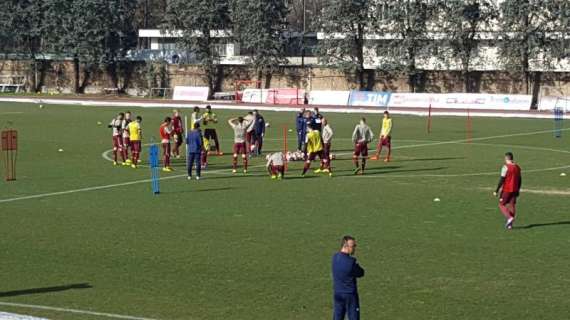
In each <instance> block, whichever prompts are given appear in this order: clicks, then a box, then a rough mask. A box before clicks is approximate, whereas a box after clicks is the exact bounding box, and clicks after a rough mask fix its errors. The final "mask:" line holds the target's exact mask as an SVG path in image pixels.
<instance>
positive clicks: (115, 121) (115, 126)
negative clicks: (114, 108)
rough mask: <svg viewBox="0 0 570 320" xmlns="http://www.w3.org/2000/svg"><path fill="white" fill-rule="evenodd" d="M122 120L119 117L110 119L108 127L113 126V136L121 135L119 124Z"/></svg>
mask: <svg viewBox="0 0 570 320" xmlns="http://www.w3.org/2000/svg"><path fill="white" fill-rule="evenodd" d="M121 123H122V120H119V119H113V120H111V123H109V127H111V128H113V137H117V136H120V135H121V131H122V129H121V128H122V126H121Z"/></svg>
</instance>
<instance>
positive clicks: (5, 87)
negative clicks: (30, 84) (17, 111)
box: [0, 76, 26, 93]
mask: <svg viewBox="0 0 570 320" xmlns="http://www.w3.org/2000/svg"><path fill="white" fill-rule="evenodd" d="M25 87H26V77H25V76H0V93H5V92H8V93H19V92H22V91H24V89H25Z"/></svg>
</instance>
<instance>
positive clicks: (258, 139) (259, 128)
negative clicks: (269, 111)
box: [253, 110, 265, 156]
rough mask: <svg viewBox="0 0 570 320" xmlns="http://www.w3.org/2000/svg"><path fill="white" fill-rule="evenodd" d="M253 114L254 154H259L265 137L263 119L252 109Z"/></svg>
mask: <svg viewBox="0 0 570 320" xmlns="http://www.w3.org/2000/svg"><path fill="white" fill-rule="evenodd" d="M253 115H254V116H255V117H254V119H255V123H254V124H253V131H254V134H253V140H254V146H255V150H254V152H255V155H257V156H259V155H261V149H262V148H263V138H264V137H265V119H264V118H263V116H262V115H261V114H260V113H259V112H258V111H257V110H253Z"/></svg>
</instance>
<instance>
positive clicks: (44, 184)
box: [0, 103, 570, 320]
mask: <svg viewBox="0 0 570 320" xmlns="http://www.w3.org/2000/svg"><path fill="white" fill-rule="evenodd" d="M119 111H126V110H119V109H118V108H111V107H108V108H107V107H80V106H77V107H74V106H55V105H47V106H45V108H43V109H40V108H38V106H37V105H30V104H10V103H0V126H2V127H4V126H5V124H6V122H7V121H12V122H13V123H14V124H13V126H14V127H15V128H16V129H17V130H18V131H19V136H20V148H21V149H20V151H19V154H18V180H17V181H15V182H11V183H7V182H5V181H2V182H0V219H1V224H0V233H1V235H2V236H1V237H0V249H1V256H0V266H1V269H0V271H1V272H0V310H3V311H7V312H15V313H20V314H28V315H34V316H42V317H46V318H49V319H62V320H67V319H105V318H107V319H108V318H115V319H121V316H122V319H308V320H315V319H330V318H331V317H332V283H331V276H330V258H331V256H332V254H333V253H334V252H335V251H337V250H338V246H339V244H340V242H339V241H340V238H341V236H342V235H344V234H351V235H353V236H355V237H356V239H357V241H358V245H359V246H358V252H357V258H358V260H359V261H360V264H361V265H362V266H363V267H364V268H365V270H366V276H365V277H364V278H362V279H361V280H360V282H359V290H360V299H361V315H362V318H363V319H414V320H415V319H450V320H451V319H454V320H455V319H516V320H520V319H568V318H570V306H569V304H568V301H570V290H569V289H568V288H569V287H570V276H569V275H568V270H569V269H568V268H569V267H568V266H569V265H570V250H569V248H570V241H569V231H570V213H569V211H568V200H569V197H570V186H569V180H568V179H569V177H562V176H561V173H564V172H566V173H569V174H570V151H568V150H569V149H568V142H567V141H568V135H569V134H570V132H567V131H565V132H563V138H561V139H556V138H554V137H553V133H552V129H553V120H537V119H492V118H475V119H473V124H472V126H473V133H472V136H473V139H472V142H471V143H467V141H466V133H465V126H466V125H465V118H445V117H442V118H434V119H433V124H432V126H433V130H432V133H431V134H429V135H428V134H426V120H425V118H420V117H405V116H394V117H393V118H394V131H393V132H394V133H393V144H394V146H395V149H394V153H393V157H394V159H393V162H390V163H388V164H386V163H384V162H382V161H370V162H369V163H368V170H367V172H366V174H365V175H364V176H354V175H353V165H352V161H351V151H352V145H351V142H350V137H351V133H352V129H353V128H354V125H355V124H356V123H357V121H358V119H359V117H360V116H361V115H357V114H325V116H326V117H327V118H328V119H329V121H330V123H331V125H332V127H333V129H334V131H335V137H334V139H333V153H335V154H336V155H337V160H335V161H333V168H334V173H335V175H334V176H333V177H332V178H329V177H328V176H324V175H315V174H313V173H312V172H311V173H309V174H308V175H307V177H305V178H301V177H300V173H301V167H302V163H300V162H291V163H290V164H289V171H288V173H287V176H286V179H285V180H283V181H275V180H270V179H269V177H268V176H267V173H266V172H265V168H264V165H265V157H263V158H254V159H253V160H252V161H251V166H250V172H249V173H248V174H247V175H243V174H236V175H232V174H231V155H229V151H230V148H231V145H232V142H233V140H232V138H233V134H232V131H231V129H230V128H229V127H228V126H227V124H226V120H227V119H228V118H230V117H232V116H237V115H242V114H244V113H245V112H240V111H220V110H216V113H217V114H218V116H219V117H220V120H221V121H220V124H219V125H218V132H219V133H220V136H221V138H222V146H223V151H225V152H226V155H224V156H221V157H210V159H209V160H210V161H209V162H210V166H209V168H208V170H207V172H206V173H204V175H203V180H201V181H194V180H193V181H188V180H186V178H185V166H184V163H183V162H182V160H175V163H174V169H175V171H174V172H172V173H166V174H165V173H162V172H161V178H162V179H163V180H161V191H162V193H161V194H160V195H158V196H154V195H152V194H151V190H150V187H151V186H150V182H148V179H149V177H150V170H149V169H148V168H147V167H145V166H140V167H139V168H138V169H136V170H135V169H131V168H127V167H121V166H119V167H114V166H112V164H111V162H109V160H108V159H106V157H108V156H109V155H110V153H109V149H110V148H111V147H112V146H111V132H110V129H108V128H107V126H106V125H107V123H109V121H110V120H111V119H112V118H113V117H114V116H115V115H116V113H117V112H119ZM131 111H132V112H133V113H134V115H135V116H136V115H141V116H142V117H143V123H142V127H143V135H144V139H145V140H144V141H143V143H148V142H149V140H150V137H151V136H154V137H155V140H157V138H158V127H159V125H160V123H161V121H162V119H163V118H164V117H165V116H166V115H169V114H170V110H169V109H150V108H149V109H143V108H131ZM183 111H184V112H185V113H186V114H187V115H189V112H190V111H189V110H183ZM263 115H264V117H265V119H266V121H268V122H269V123H270V124H271V127H269V128H268V131H267V138H266V143H265V149H266V150H268V151H269V150H281V149H282V148H283V143H282V138H283V137H282V135H283V133H282V132H283V130H282V127H283V126H284V125H287V126H288V127H289V128H294V123H295V122H294V121H295V115H294V114H293V113H289V112H263ZM366 117H367V118H368V122H369V124H370V125H371V127H372V129H373V131H374V133H375V134H377V133H378V131H379V121H380V115H366ZM99 121H100V122H102V125H98V124H97V123H98V122H99ZM288 140H289V146H290V147H293V146H294V145H295V140H296V137H295V134H294V132H291V133H289V136H288ZM59 149H63V152H58V150H59ZM290 149H292V148H290ZM506 151H512V152H513V153H514V154H515V160H516V161H517V162H518V163H519V164H520V165H521V167H522V169H523V192H522V194H521V197H520V201H519V206H518V214H517V217H518V219H517V222H516V224H515V229H514V230H512V231H505V230H504V228H503V224H504V221H503V217H502V215H501V214H500V213H499V210H498V208H497V199H496V198H494V197H492V194H491V193H492V191H493V190H494V188H495V187H496V184H497V180H498V175H499V170H500V167H501V165H502V161H503V154H504V153H505V152H506ZM147 157H148V149H147V147H145V148H144V151H143V154H142V158H143V159H145V162H146V159H147ZM240 163H241V159H240ZM313 167H316V163H315V164H314V165H313ZM434 198H440V199H441V201H440V202H434ZM42 306H43V307H45V306H47V307H53V308H60V309H58V310H56V309H49V308H48V309H45V308H43V307H42ZM97 313H104V314H105V315H102V314H97Z"/></svg>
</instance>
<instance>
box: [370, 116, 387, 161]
mask: <svg viewBox="0 0 570 320" xmlns="http://www.w3.org/2000/svg"><path fill="white" fill-rule="evenodd" d="M378 140H379V141H378V147H377V149H376V155H374V156H373V157H371V158H370V159H371V160H379V159H380V154H381V153H382V147H383V146H386V147H387V148H388V155H387V156H386V159H384V162H390V160H391V158H392V118H390V113H389V112H388V111H384V119H382V130H381V131H380V139H378Z"/></svg>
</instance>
